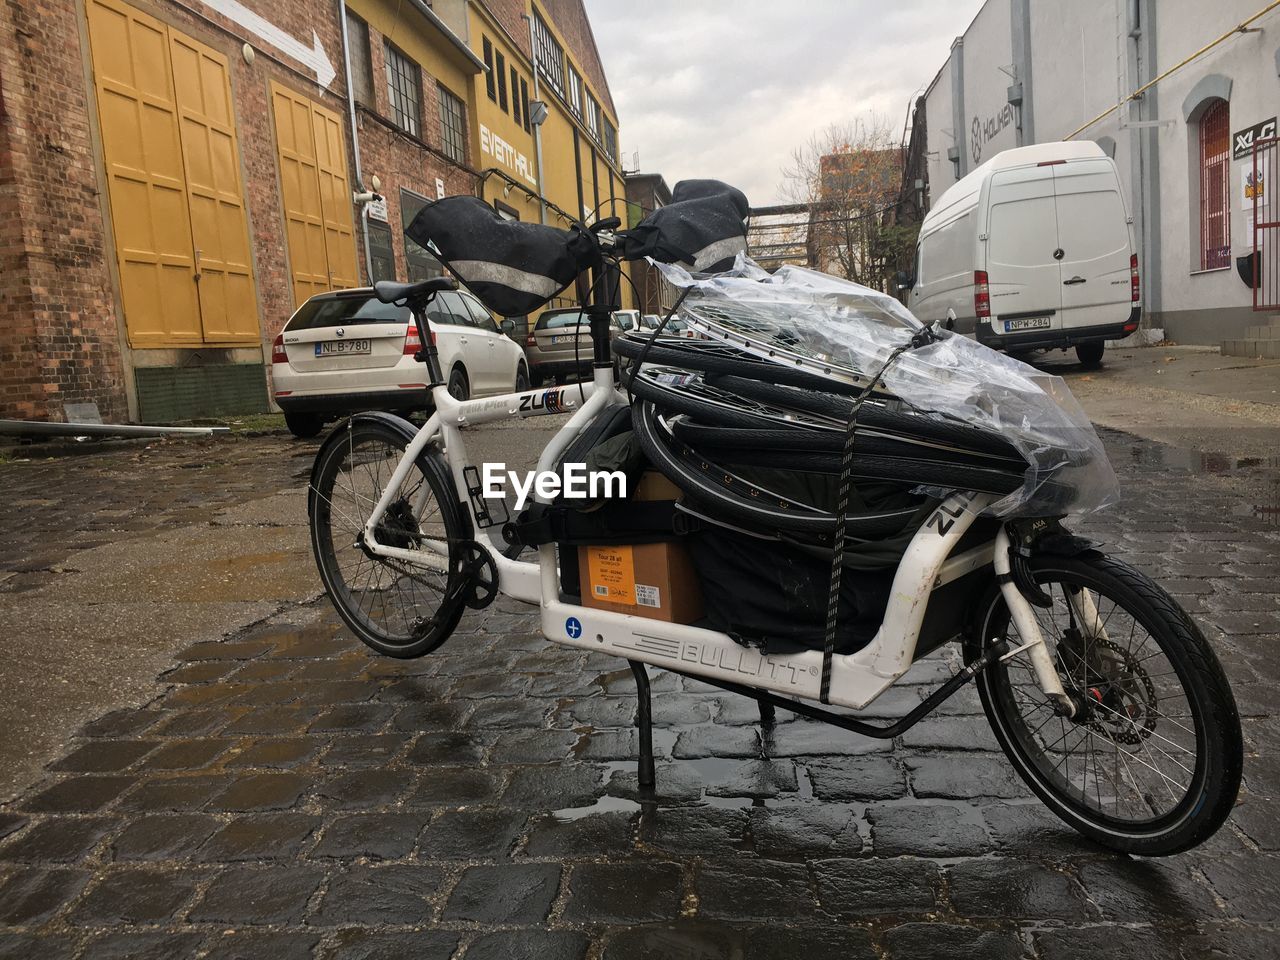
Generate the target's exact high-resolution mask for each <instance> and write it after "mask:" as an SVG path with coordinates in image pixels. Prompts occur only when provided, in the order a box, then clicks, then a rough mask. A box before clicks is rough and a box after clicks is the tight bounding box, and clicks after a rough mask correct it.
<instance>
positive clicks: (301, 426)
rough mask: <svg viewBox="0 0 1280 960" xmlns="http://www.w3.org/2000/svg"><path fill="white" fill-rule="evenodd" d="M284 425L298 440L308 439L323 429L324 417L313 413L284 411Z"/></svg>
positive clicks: (317, 434)
mask: <svg viewBox="0 0 1280 960" xmlns="http://www.w3.org/2000/svg"><path fill="white" fill-rule="evenodd" d="M284 425H285V426H286V427H288V428H289V432H290V433H292V434H293V435H294V436H295V437H297V438H298V439H299V440H310V439H311V438H312V437H317V436H319V435H320V431H321V430H323V429H324V417H321V416H319V415H317V414H314V413H286V414H285V415H284Z"/></svg>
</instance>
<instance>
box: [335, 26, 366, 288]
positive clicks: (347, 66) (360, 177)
mask: <svg viewBox="0 0 1280 960" xmlns="http://www.w3.org/2000/svg"><path fill="white" fill-rule="evenodd" d="M338 23H339V24H340V25H341V27H342V74H343V77H344V78H345V80H346V83H347V119H348V120H349V121H350V123H351V156H352V157H353V158H354V159H355V172H356V192H359V193H364V192H365V188H364V174H363V173H362V172H361V169H360V130H359V128H358V127H357V125H356V92H355V87H353V86H352V84H351V45H350V41H349V40H348V36H347V5H346V2H345V0H338ZM360 236H361V239H362V240H363V241H364V278H365V280H366V281H367V282H368V284H369V286H373V251H372V250H370V249H369V204H368V203H362V204H360Z"/></svg>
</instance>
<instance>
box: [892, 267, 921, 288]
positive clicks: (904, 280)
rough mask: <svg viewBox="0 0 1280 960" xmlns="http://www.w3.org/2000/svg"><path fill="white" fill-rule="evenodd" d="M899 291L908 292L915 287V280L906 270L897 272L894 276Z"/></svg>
mask: <svg viewBox="0 0 1280 960" xmlns="http://www.w3.org/2000/svg"><path fill="white" fill-rule="evenodd" d="M895 279H896V280H897V282H898V289H899V290H910V289H911V288H912V287H914V286H915V285H916V278H915V277H913V276H912V275H911V273H910V272H909V271H907V270H899V271H898V272H897V274H896V275H895Z"/></svg>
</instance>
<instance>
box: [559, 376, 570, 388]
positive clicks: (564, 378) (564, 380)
mask: <svg viewBox="0 0 1280 960" xmlns="http://www.w3.org/2000/svg"><path fill="white" fill-rule="evenodd" d="M568 379H569V378H568V377H566V376H565V375H564V374H562V373H560V374H556V386H557V387H563V386H564V385H565V382H566V381H567V380H568Z"/></svg>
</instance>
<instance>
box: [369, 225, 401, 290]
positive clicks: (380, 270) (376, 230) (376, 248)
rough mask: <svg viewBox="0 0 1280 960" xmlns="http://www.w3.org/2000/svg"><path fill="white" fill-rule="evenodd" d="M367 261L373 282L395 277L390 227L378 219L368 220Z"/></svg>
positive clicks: (394, 256) (394, 255) (394, 260)
mask: <svg viewBox="0 0 1280 960" xmlns="http://www.w3.org/2000/svg"><path fill="white" fill-rule="evenodd" d="M369 261H370V263H371V265H372V267H373V282H374V283H377V282H378V281H380V280H394V279H395V278H396V254H395V250H393V249H392V247H391V228H390V227H389V226H387V225H386V224H385V223H382V222H381V221H379V220H370V221H369Z"/></svg>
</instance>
